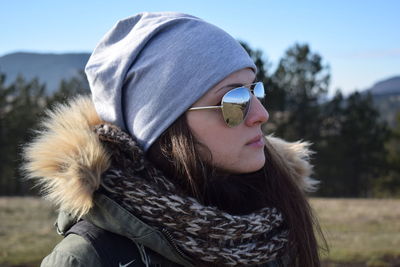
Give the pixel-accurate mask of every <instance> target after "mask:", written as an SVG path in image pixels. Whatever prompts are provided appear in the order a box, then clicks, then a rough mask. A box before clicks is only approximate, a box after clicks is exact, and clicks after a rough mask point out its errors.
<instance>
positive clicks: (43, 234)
mask: <svg viewBox="0 0 400 267" xmlns="http://www.w3.org/2000/svg"><path fill="white" fill-rule="evenodd" d="M311 203H312V206H313V207H314V209H315V210H316V212H317V214H318V217H319V218H320V222H321V225H322V228H323V230H324V232H325V235H326V238H327V240H328V242H329V245H330V252H329V254H327V255H324V256H323V258H324V266H360V267H361V266H369V267H372V266H375V267H384V266H400V200H391V199H387V200H377V199H312V201H311ZM55 217H56V214H55V212H54V211H53V210H52V208H51V207H50V206H49V205H48V204H47V203H46V202H44V201H43V200H40V199H38V198H32V197H27V198H19V197H11V198H9V197H2V198H0V266H1V267H6V266H7V267H9V266H19V267H22V266H38V265H39V263H40V260H41V259H42V258H43V257H44V256H45V255H46V254H47V253H48V252H49V251H50V250H51V249H52V247H53V246H54V245H55V244H56V243H57V242H58V241H59V240H60V237H59V236H57V234H56V233H55V231H54V227H53V223H54V220H55Z"/></svg>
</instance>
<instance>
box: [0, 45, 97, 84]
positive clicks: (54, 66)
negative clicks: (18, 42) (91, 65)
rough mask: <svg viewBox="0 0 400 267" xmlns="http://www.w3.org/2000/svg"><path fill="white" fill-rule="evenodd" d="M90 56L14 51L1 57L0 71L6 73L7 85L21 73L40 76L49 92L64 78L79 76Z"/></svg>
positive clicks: (83, 54)
mask: <svg viewBox="0 0 400 267" xmlns="http://www.w3.org/2000/svg"><path fill="white" fill-rule="evenodd" d="M89 56H90V54H89V53H69V54H39V53H23V52H20V53H12V54H8V55H4V56H2V57H0V72H2V73H5V74H6V85H9V84H11V83H12V82H14V81H15V78H16V77H17V75H18V74H21V75H22V76H23V77H24V78H25V79H27V80H31V79H33V78H35V77H38V78H39V81H40V82H41V83H45V84H46V88H47V92H53V91H55V90H57V89H58V86H59V84H60V81H61V80H62V79H70V78H72V77H74V76H77V75H78V73H79V71H81V70H83V69H84V67H85V65H86V62H87V61H88V59H89Z"/></svg>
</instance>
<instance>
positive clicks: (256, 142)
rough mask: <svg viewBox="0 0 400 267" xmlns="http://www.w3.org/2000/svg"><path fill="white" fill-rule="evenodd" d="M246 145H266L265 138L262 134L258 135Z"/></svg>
mask: <svg viewBox="0 0 400 267" xmlns="http://www.w3.org/2000/svg"><path fill="white" fill-rule="evenodd" d="M246 145H249V146H252V145H256V146H263V145H264V139H263V138H262V135H261V134H259V135H257V136H256V137H254V138H253V139H251V140H250V141H248V142H247V143H246Z"/></svg>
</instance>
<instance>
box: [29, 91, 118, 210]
mask: <svg viewBox="0 0 400 267" xmlns="http://www.w3.org/2000/svg"><path fill="white" fill-rule="evenodd" d="M99 123H102V121H101V120H100V119H99V117H98V115H97V113H96V110H95V108H94V106H93V103H92V100H91V99H90V98H89V97H80V98H76V99H74V100H72V101H71V102H70V103H69V104H65V105H58V106H56V107H55V108H54V110H53V111H48V112H47V118H46V119H45V120H44V121H43V122H42V124H41V126H42V127H41V128H42V129H41V130H40V131H38V134H39V135H38V137H37V138H36V139H35V140H34V141H33V142H32V143H31V144H29V145H28V146H27V148H26V149H25V150H24V158H25V160H26V163H25V165H24V166H23V169H24V171H25V172H26V173H27V177H28V178H35V179H37V180H38V184H39V185H41V186H42V191H43V193H44V195H45V198H47V199H49V200H50V201H51V202H52V203H55V204H56V205H58V206H59V207H60V209H63V210H67V211H69V212H71V213H72V214H73V215H75V216H77V217H80V216H82V215H84V214H85V213H87V212H88V211H89V209H90V208H91V207H92V206H93V200H92V195H93V192H94V191H95V190H96V189H97V188H98V187H99V185H100V176H101V174H102V173H103V172H104V171H105V170H107V169H108V166H109V164H110V160H109V158H110V157H109V154H108V153H107V152H106V151H105V149H104V148H103V147H102V145H101V144H100V141H99V140H98V139H97V135H96V134H95V133H94V132H93V131H92V126H94V125H96V124H99Z"/></svg>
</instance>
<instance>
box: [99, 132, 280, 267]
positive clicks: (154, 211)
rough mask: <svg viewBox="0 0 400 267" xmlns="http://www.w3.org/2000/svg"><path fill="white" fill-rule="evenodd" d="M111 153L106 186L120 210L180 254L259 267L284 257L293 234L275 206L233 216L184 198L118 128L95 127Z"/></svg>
mask: <svg viewBox="0 0 400 267" xmlns="http://www.w3.org/2000/svg"><path fill="white" fill-rule="evenodd" d="M94 131H95V132H96V133H97V135H98V136H99V139H100V140H101V142H102V143H103V145H105V147H106V148H107V149H108V150H109V151H110V152H111V154H112V156H111V157H112V158H111V167H110V168H109V169H108V170H107V172H106V173H104V175H103V180H102V187H103V188H104V189H105V191H106V194H107V195H108V196H109V197H111V198H112V199H113V200H114V201H116V202H117V203H118V204H119V205H121V206H122V207H123V208H125V209H126V210H127V211H129V212H131V213H132V214H134V215H135V216H137V217H139V218H141V219H142V220H143V221H145V222H146V223H148V224H149V225H151V226H152V227H154V228H156V229H158V230H159V231H161V232H164V233H166V234H168V235H170V236H172V239H173V243H174V245H175V246H176V249H177V250H178V251H180V252H181V253H182V252H183V253H184V254H186V255H188V256H189V257H191V258H194V259H196V260H198V261H202V262H210V263H213V264H218V265H230V266H237V265H241V266H243V265H258V264H262V263H265V262H268V261H270V260H273V259H275V258H276V257H277V256H279V255H281V254H283V253H284V251H285V250H286V248H287V245H288V231H287V230H282V229H283V228H282V226H283V223H284V220H283V216H282V214H281V212H279V211H278V210H277V209H276V208H274V207H265V208H262V209H260V210H258V211H256V212H253V213H251V214H246V215H231V214H229V213H227V212H224V211H221V210H219V209H218V208H216V207H212V206H205V205H202V204H201V203H199V201H197V200H196V199H194V198H191V197H188V196H186V195H185V194H183V193H182V192H181V191H180V190H179V189H178V188H177V187H176V186H175V185H174V184H173V183H171V182H170V181H169V180H168V179H167V178H166V177H165V176H164V175H163V174H162V173H161V171H160V170H158V169H157V168H155V167H154V166H153V165H152V163H150V162H149V161H148V160H147V159H146V158H145V157H144V154H143V151H142V150H141V149H140V148H139V146H138V145H137V143H136V141H135V140H134V139H133V138H132V137H131V136H129V135H128V134H126V133H124V132H123V131H121V130H120V129H119V128H117V127H116V126H112V125H108V124H101V125H97V126H96V127H95V128H94Z"/></svg>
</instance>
